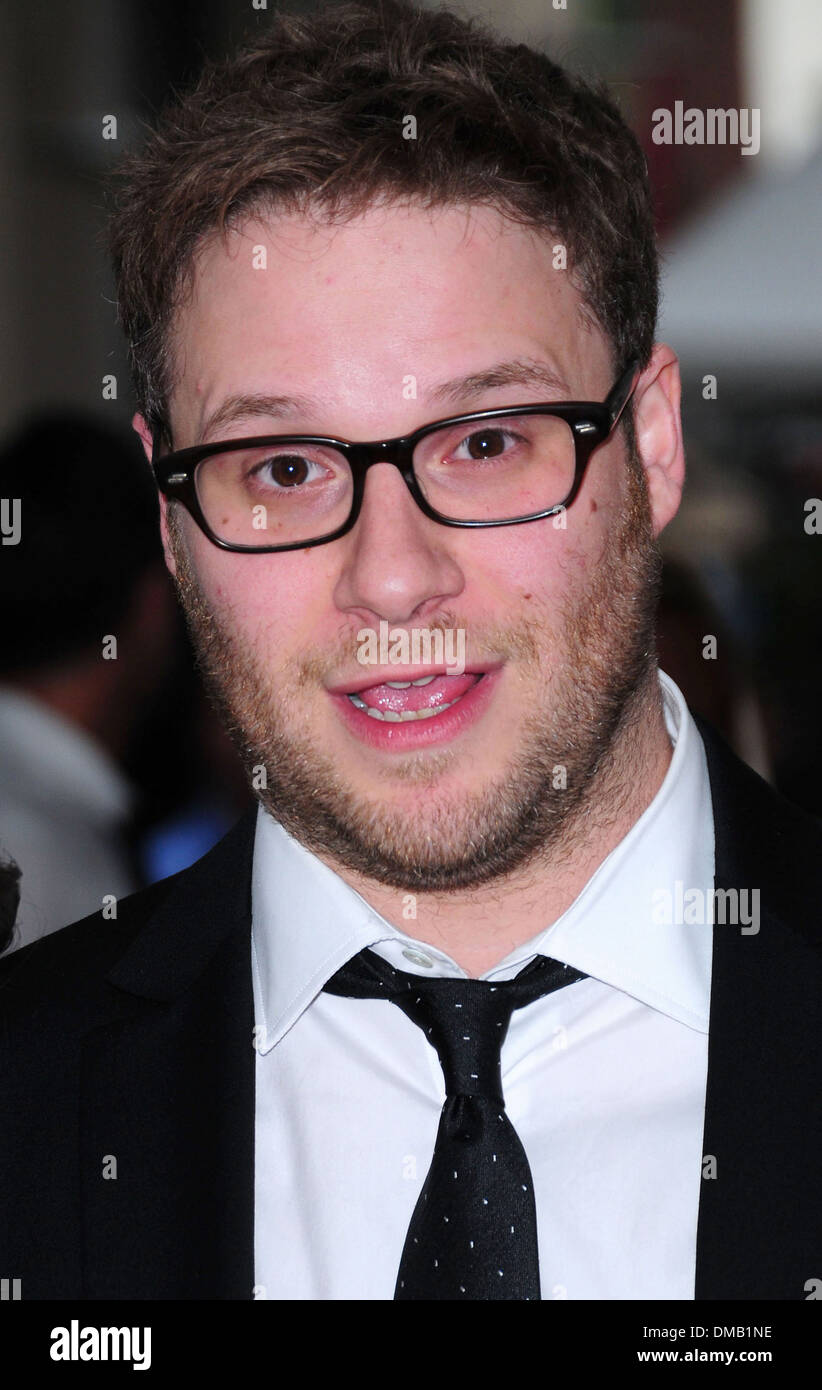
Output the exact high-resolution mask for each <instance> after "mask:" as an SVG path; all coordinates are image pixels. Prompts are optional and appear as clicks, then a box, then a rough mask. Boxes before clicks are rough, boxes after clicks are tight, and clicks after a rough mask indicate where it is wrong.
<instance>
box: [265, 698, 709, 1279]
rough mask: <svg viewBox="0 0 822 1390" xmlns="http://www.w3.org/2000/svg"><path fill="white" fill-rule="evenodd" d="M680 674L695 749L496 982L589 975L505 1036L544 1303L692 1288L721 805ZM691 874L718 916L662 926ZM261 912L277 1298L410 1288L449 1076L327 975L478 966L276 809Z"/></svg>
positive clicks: (680, 701)
mask: <svg viewBox="0 0 822 1390" xmlns="http://www.w3.org/2000/svg"><path fill="white" fill-rule="evenodd" d="M660 683H661V687H662V693H663V700H664V709H665V721H666V725H667V728H668V732H669V734H670V737H671V741H672V743H673V745H674V751H673V756H672V759H671V763H670V765H669V768H668V771H667V774H666V776H665V779H664V781H663V783H662V786H661V787H660V789H659V791H658V793H657V795H656V796H655V798H654V800H653V801H652V803H651V804H650V806H648V808H647V809H646V811H645V812H644V814H643V815H642V816H641V817H640V819H639V820H638V821H637V822H636V824H635V825H634V826H633V827H632V829H631V830H630V831H629V833H628V834H627V835H626V836H625V838H624V839H623V840H622V841H621V842H620V844H619V845H618V846H617V847H616V848H615V849H614V850H613V851H612V852H611V853H610V854H609V855H608V857H607V858H606V859H605V860H604V861H603V863H602V864H601V865H600V866H599V868H598V869H597V871H596V872H595V873H594V874H593V876H592V877H591V879H590V880H589V881H588V883H587V884H586V886H585V888H584V889H583V891H582V892H581V893H580V894H579V896H578V897H577V898H576V900H575V901H574V902H573V904H572V905H571V906H570V907H569V908H568V910H567V911H566V912H564V913H563V914H562V916H561V917H559V918H558V919H557V921H556V922H554V923H553V925H548V926H545V927H542V928H541V929H540V930H539V931H538V932H537V933H535V935H534V936H533V937H532V938H531V939H530V940H529V941H528V942H527V943H525V944H523V945H522V946H519V947H517V948H516V950H514V951H512V952H511V953H510V954H509V955H508V956H506V957H505V959H504V960H502V961H501V962H500V963H499V964H498V965H497V966H495V967H494V969H492V970H489V971H487V972H486V974H485V975H483V976H482V978H483V979H486V980H504V979H509V978H511V977H512V976H513V975H515V974H517V973H518V972H519V971H520V970H521V969H523V967H524V966H525V965H526V964H527V963H528V962H529V961H530V960H532V959H533V957H534V955H535V954H537V953H542V954H543V955H548V956H553V957H554V958H555V959H557V960H560V961H563V962H564V963H565V964H567V965H571V966H574V967H576V968H577V969H579V970H582V971H584V972H585V973H586V975H588V976H589V977H590V978H588V979H585V980H581V981H579V982H578V983H576V984H573V985H570V986H567V987H566V988H564V989H561V990H558V991H556V992H555V993H553V994H548V995H546V996H544V997H543V998H541V999H538V1000H536V1001H534V1002H533V1003H531V1004H529V1005H527V1006H526V1007H525V1008H522V1009H518V1010H516V1011H515V1012H514V1013H513V1015H512V1017H511V1022H510V1026H509V1029H508V1033H507V1035H506V1038H505V1042H504V1044H503V1048H502V1081H503V1091H504V1095H505V1100H506V1109H507V1113H508V1116H509V1118H510V1120H511V1123H512V1124H513V1125H514V1128H515V1129H516V1131H517V1133H518V1134H519V1137H520V1139H521V1140H522V1143H523V1145H524V1147H525V1152H526V1154H527V1156H528V1160H529V1163H530V1166H531V1171H532V1174H533V1180H534V1193H535V1200H536V1209H537V1225H538V1239H539V1260H540V1279H541V1285H542V1297H543V1299H553V1298H568V1299H680V1298H682V1299H692V1298H693V1297H694V1278H695V1254H696V1227H697V1213H698V1205H699V1194H700V1183H701V1158H702V1131H703V1118H704V1107H705V1085H706V1076H707V1057H708V1036H707V1033H708V1009H709V999H710V980H711V950H712V929H711V917H712V902H713V886H714V831H713V810H712V804H711V796H710V785H709V781H708V771H707V763H706V759H705V751H704V748H703V745H702V740H701V738H700V737H699V732H698V730H697V728H696V725H695V724H694V722H693V719H692V717H691V715H690V713H689V711H688V709H687V706H686V704H685V701H684V698H683V696H682V694H681V692H680V691H679V689H678V688H677V686H676V685H674V683H673V681H671V680H670V679H669V677H667V676H666V675H664V674H663V673H661V672H660ZM677 883H679V885H680V888H679V890H677ZM682 885H684V887H685V891H687V889H689V888H694V887H696V888H699V889H700V890H701V891H702V892H704V893H705V899H704V901H705V902H706V903H708V904H709V907H708V910H707V911H706V913H705V916H706V918H707V920H706V921H705V922H704V924H702V925H676V924H674V925H659V920H660V906H659V904H660V901H661V900H660V897H659V894H660V892H661V891H663V890H667V891H668V892H670V894H671V902H672V903H676V901H681V898H682ZM252 910H253V930H252V970H253V983H254V1006H255V1023H256V1030H255V1032H256V1048H257V1056H256V1061H255V1066H256V1097H257V1102H256V1103H257V1109H256V1143H255V1151H256V1173H255V1280H256V1286H257V1287H256V1290H255V1296H256V1297H258V1298H268V1299H308V1300H320V1299H363V1300H380V1299H389V1300H390V1299H393V1295H394V1286H395V1282H396V1277H397V1270H398V1268H399V1263H400V1257H401V1254H402V1249H403V1245H404V1242H405V1237H406V1233H407V1231H408V1226H409V1222H410V1220H411V1214H412V1212H413V1209H414V1206H415V1204H416V1201H417V1197H418V1196H419V1192H420V1189H421V1186H422V1184H423V1181H424V1179H425V1176H426V1173H427V1171H428V1168H429V1165H430V1162H431V1157H432V1154H433V1149H434V1139H435V1136H436V1133H437V1128H438V1124H439V1117H440V1110H441V1108H442V1104H443V1101H444V1099H445V1086H444V1081H443V1074H442V1068H441V1066H440V1063H439V1059H438V1057H437V1054H436V1052H435V1050H434V1048H433V1047H431V1046H430V1044H429V1043H428V1042H427V1040H426V1038H425V1035H424V1034H423V1032H422V1031H421V1029H420V1028H419V1027H418V1026H417V1025H416V1024H414V1023H413V1022H412V1021H411V1020H410V1019H409V1018H407V1017H406V1015H405V1014H404V1013H403V1012H402V1011H401V1010H400V1009H398V1008H397V1007H396V1006H395V1005H393V1004H391V1003H390V1002H389V1001H387V1000H385V999H353V998H343V997H339V996H336V995H330V994H325V993H323V992H322V987H323V985H324V983H325V982H326V981H327V980H328V979H329V978H330V977H331V975H333V974H334V972H335V971H336V970H337V969H339V967H340V966H341V965H343V964H344V963H345V962H346V961H347V960H349V959H350V958H351V957H352V956H353V955H355V954H356V953H357V952H358V951H360V950H361V949H362V948H363V947H364V946H370V947H371V948H372V949H374V950H376V951H378V952H379V954H380V955H381V956H383V957H384V958H385V959H386V960H387V961H389V962H390V963H391V964H392V965H394V966H395V967H396V968H398V969H402V970H405V971H408V972H410V973H417V974H420V975H444V976H451V977H454V978H465V977H466V972H465V971H464V970H462V969H461V968H460V966H458V965H457V964H456V963H455V962H454V961H453V960H452V959H451V958H450V957H449V956H447V955H446V954H445V953H444V952H442V951H440V950H437V949H436V948H434V947H432V946H429V945H428V944H427V943H421V942H420V941H419V940H416V939H415V938H414V937H413V935H410V934H406V933H405V932H403V931H400V930H398V929H397V928H396V927H394V926H392V925H391V924H390V923H388V922H386V921H384V919H383V918H382V917H380V916H379V915H378V913H376V912H375V911H374V910H373V908H371V907H370V906H369V905H368V903H367V902H365V900H364V899H363V898H362V897H361V896H360V895H359V894H358V893H357V892H355V891H354V890H353V889H352V888H350V887H349V886H348V885H347V884H346V883H344V881H343V880H342V879H341V878H340V877H339V876H338V875H337V874H335V873H334V872H333V871H332V870H331V869H329V868H328V867H327V866H326V865H324V864H323V863H322V862H321V861H320V860H319V859H317V858H316V857H315V856H314V855H312V854H310V853H309V852H308V851H307V850H306V849H304V848H303V847H302V846H301V845H300V844H299V843H298V842H297V841H296V840H294V839H293V838H292V837H291V836H289V835H288V834H287V833H286V831H285V830H283V828H282V827H281V826H280V825H279V824H277V823H276V822H275V821H274V820H273V819H272V818H271V817H270V816H269V815H268V814H267V813H265V812H263V811H262V810H261V811H260V813H259V815H258V820H257V830H256V838H255V848H254V865H253V874H252ZM672 915H673V916H674V917H676V915H677V914H676V913H673V914H672ZM691 915H693V914H691ZM697 915H698V914H697Z"/></svg>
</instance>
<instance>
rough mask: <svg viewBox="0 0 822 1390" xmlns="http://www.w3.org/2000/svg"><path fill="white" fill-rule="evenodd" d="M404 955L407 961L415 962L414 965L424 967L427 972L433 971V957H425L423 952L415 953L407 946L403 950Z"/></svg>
mask: <svg viewBox="0 0 822 1390" xmlns="http://www.w3.org/2000/svg"><path fill="white" fill-rule="evenodd" d="M403 955H404V956H405V959H406V960H410V961H413V963H414V965H424V966H425V968H426V970H432V969H433V966H434V962H433V961H432V959H431V957H430V956H424V955H423V953H422V951H414V950H412V948H411V947H410V946H406V947H405V948H404V949H403Z"/></svg>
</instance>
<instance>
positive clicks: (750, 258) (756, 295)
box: [658, 152, 822, 396]
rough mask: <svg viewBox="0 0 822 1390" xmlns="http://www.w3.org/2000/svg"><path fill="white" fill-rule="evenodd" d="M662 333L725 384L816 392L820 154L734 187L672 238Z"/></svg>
mask: <svg viewBox="0 0 822 1390" xmlns="http://www.w3.org/2000/svg"><path fill="white" fill-rule="evenodd" d="M658 336H659V337H660V338H661V339H662V340H663V341H665V342H668V343H670V344H671V346H672V347H673V348H674V350H675V351H676V352H677V353H678V354H679V356H680V358H681V361H682V365H683V371H684V373H685V374H686V375H687V376H700V377H701V376H704V375H705V374H707V373H713V374H714V375H716V377H717V380H718V384H719V387H720V390H721V389H722V383H723V382H724V383H725V385H726V386H728V387H730V388H731V389H732V390H733V391H735V392H736V391H739V390H746V389H747V390H751V391H756V392H766V391H768V390H774V391H776V392H778V393H779V394H780V395H783V396H784V395H789V396H790V395H794V394H797V395H803V396H808V395H811V394H813V395H816V394H820V391H819V387H820V380H822V152H820V153H819V154H817V155H815V156H814V158H813V159H812V160H810V161H809V162H808V163H807V164H804V165H803V166H802V167H801V168H799V169H793V170H791V171H790V172H789V173H769V174H763V175H761V176H759V177H753V178H751V179H750V181H745V182H744V183H742V184H739V185H736V186H735V187H734V189H733V191H732V192H731V193H730V195H727V196H726V197H725V198H723V200H722V201H720V202H719V203H717V204H715V205H714V206H713V207H712V208H711V209H710V210H709V211H707V212H706V213H704V214H703V215H702V216H701V217H700V218H698V219H697V220H696V221H695V222H694V223H692V224H691V226H690V227H688V228H687V229H685V230H684V231H682V232H680V233H678V234H677V235H676V236H675V237H674V238H672V240H671V241H670V242H669V243H668V244H667V245H666V246H665V247H664V249H663V278H662V313H661V321H660V329H659V334H658Z"/></svg>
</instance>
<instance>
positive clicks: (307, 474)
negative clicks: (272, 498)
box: [249, 454, 326, 488]
mask: <svg viewBox="0 0 822 1390" xmlns="http://www.w3.org/2000/svg"><path fill="white" fill-rule="evenodd" d="M312 470H314V471H312ZM325 471H326V470H325V469H323V467H322V465H321V464H319V463H317V462H316V460H315V459H309V458H306V457H305V455H304V454H269V455H268V457H267V458H264V459H262V460H261V461H260V462H259V463H257V464H255V466H254V467H253V468H251V469H249V476H255V477H257V479H258V480H259V481H260V482H262V483H271V484H273V486H274V487H275V488H292V487H300V486H301V485H302V484H303V483H309V482H314V481H316V479H317V478H318V477H322V476H323V474H324V473H325Z"/></svg>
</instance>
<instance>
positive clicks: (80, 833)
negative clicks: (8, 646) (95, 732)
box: [0, 686, 139, 950]
mask: <svg viewBox="0 0 822 1390" xmlns="http://www.w3.org/2000/svg"><path fill="white" fill-rule="evenodd" d="M133 800H134V792H133V790H132V788H131V787H130V785H129V783H128V782H127V781H126V779H125V777H124V776H123V774H122V773H121V771H120V769H119V768H118V767H117V765H116V763H115V762H114V759H113V758H111V757H110V756H109V754H108V753H107V752H106V750H105V749H104V748H103V747H102V746H101V744H99V743H98V742H97V740H96V739H94V738H92V737H91V735H90V734H88V733H86V732H85V730H83V729H81V728H80V727H79V726H78V725H77V724H74V723H72V722H70V721H69V720H68V719H64V718H63V716H62V715H61V714H58V713H57V711H56V710H53V709H50V708H49V706H48V705H46V704H44V703H43V701H42V700H38V699H36V698H35V697H34V696H33V695H28V694H27V693H26V692H25V691H22V690H17V689H11V688H10V687H8V686H2V687H0V853H3V852H4V853H5V855H6V856H8V855H11V856H12V858H14V859H15V860H16V861H17V863H18V864H19V866H20V870H21V875H22V877H21V879H20V907H19V909H18V913H17V921H16V930H15V934H14V939H13V941H12V946H11V949H12V950H15V949H17V948H19V947H20V946H25V945H27V944H28V943H29V942H30V941H36V940H37V938H38V937H41V936H46V935H47V934H48V933H49V932H53V931H57V929H58V928H59V927H65V926H68V924H69V923H70V922H76V921H77V920H78V919H79V918H80V917H85V916H86V915H87V914H88V913H90V912H99V911H100V909H101V907H102V906H103V897H104V895H105V894H109V893H111V894H113V895H114V897H116V898H118V899H119V898H124V897H126V896H127V894H129V893H133V892H134V891H135V889H136V888H137V887H138V886H139V885H138V884H137V883H136V882H135V879H134V875H133V873H132V871H131V867H130V865H129V863H128V859H127V856H126V852H125V848H124V845H123V841H122V838H121V831H122V826H123V823H124V822H125V820H126V819H127V817H128V814H129V812H130V811H131V809H132V804H133Z"/></svg>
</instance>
